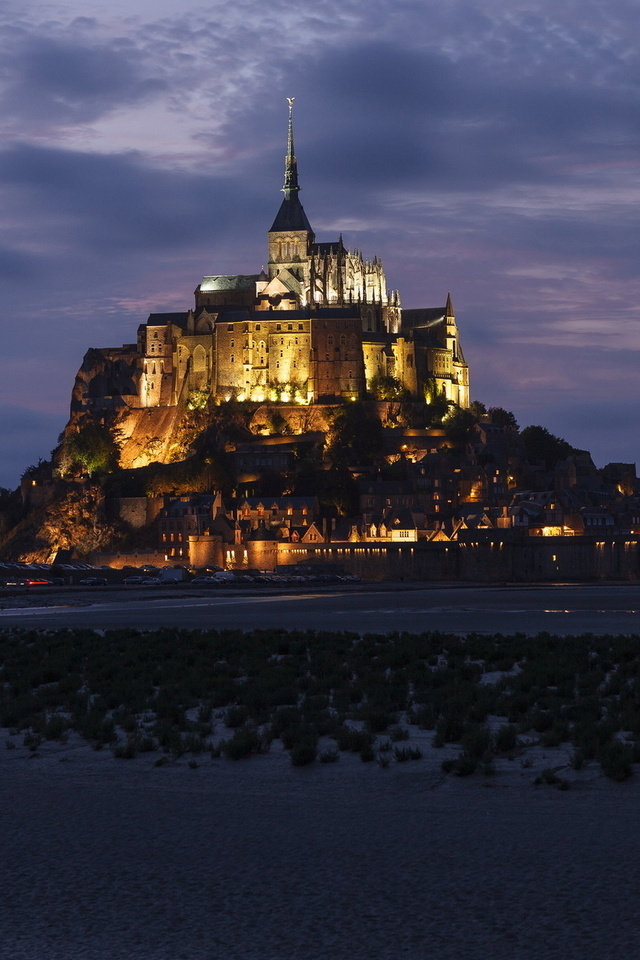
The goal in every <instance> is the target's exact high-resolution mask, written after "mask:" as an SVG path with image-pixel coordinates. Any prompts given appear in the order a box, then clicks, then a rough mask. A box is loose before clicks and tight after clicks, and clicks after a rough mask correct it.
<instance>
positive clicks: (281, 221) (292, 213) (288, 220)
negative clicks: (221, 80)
mask: <svg viewBox="0 0 640 960" xmlns="http://www.w3.org/2000/svg"><path fill="white" fill-rule="evenodd" d="M294 99H295V97H287V101H288V103H289V126H288V133H287V155H286V157H285V161H284V186H283V188H282V192H283V193H284V200H283V201H282V203H281V205H280V209H279V210H278V213H277V215H276V218H275V220H274V221H273V226H272V227H271V230H270V231H269V233H287V232H290V231H295V232H298V231H303V230H304V231H306V232H307V233H309V234H310V235H311V239H313V230H312V229H311V224H310V223H309V221H308V220H307V215H306V213H305V212H304V208H303V206H302V204H301V203H300V198H299V196H298V194H299V192H300V185H299V183H298V163H297V160H296V155H295V151H294V147H293V101H294Z"/></svg>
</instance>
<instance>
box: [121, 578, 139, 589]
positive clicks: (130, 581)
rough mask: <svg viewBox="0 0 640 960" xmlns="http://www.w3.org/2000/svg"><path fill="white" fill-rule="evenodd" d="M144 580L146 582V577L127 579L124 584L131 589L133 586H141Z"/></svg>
mask: <svg viewBox="0 0 640 960" xmlns="http://www.w3.org/2000/svg"><path fill="white" fill-rule="evenodd" d="M144 580H145V578H144V577H125V578H124V580H123V581H122V582H123V583H124V584H126V585H127V586H128V587H131V586H140V584H141V583H143V582H144Z"/></svg>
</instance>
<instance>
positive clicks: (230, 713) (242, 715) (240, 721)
mask: <svg viewBox="0 0 640 960" xmlns="http://www.w3.org/2000/svg"><path fill="white" fill-rule="evenodd" d="M248 717H249V711H248V710H247V708H246V707H229V708H228V709H227V712H226V713H225V716H224V722H225V726H227V727H229V729H230V730H237V729H238V727H241V726H243V725H244V724H245V723H246V722H247V719H248Z"/></svg>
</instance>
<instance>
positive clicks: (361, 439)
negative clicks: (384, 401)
mask: <svg viewBox="0 0 640 960" xmlns="http://www.w3.org/2000/svg"><path fill="white" fill-rule="evenodd" d="M381 453H382V424H381V422H380V419H379V417H377V416H376V415H375V414H374V413H373V411H372V410H371V409H370V405H368V404H366V403H362V402H360V401H358V400H355V401H351V402H350V403H346V404H345V405H344V406H343V407H341V408H340V409H339V410H338V412H337V413H335V414H334V416H333V419H332V421H331V432H330V439H329V456H330V457H331V460H332V461H333V463H336V464H338V463H340V464H345V463H356V464H365V463H372V462H373V461H374V460H375V459H376V458H377V457H378V456H379V455H380V454H381Z"/></svg>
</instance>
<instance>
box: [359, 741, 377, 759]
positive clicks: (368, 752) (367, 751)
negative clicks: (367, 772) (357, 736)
mask: <svg viewBox="0 0 640 960" xmlns="http://www.w3.org/2000/svg"><path fill="white" fill-rule="evenodd" d="M375 758H376V755H375V753H374V752H373V747H372V746H371V745H370V744H369V746H367V747H365V748H364V749H363V750H361V751H360V759H361V760H362V762H363V763H371V761H372V760H375Z"/></svg>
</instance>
